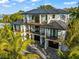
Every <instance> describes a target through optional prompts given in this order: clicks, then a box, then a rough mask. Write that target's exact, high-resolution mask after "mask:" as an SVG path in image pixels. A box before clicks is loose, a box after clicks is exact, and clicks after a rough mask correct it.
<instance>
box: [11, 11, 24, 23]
mask: <svg viewBox="0 0 79 59" xmlns="http://www.w3.org/2000/svg"><path fill="white" fill-rule="evenodd" d="M22 13H23V11H19V12H17V13H14V14H12V15H10V19H11V21H13V22H14V21H17V20H23V17H24V16H23V15H22Z"/></svg>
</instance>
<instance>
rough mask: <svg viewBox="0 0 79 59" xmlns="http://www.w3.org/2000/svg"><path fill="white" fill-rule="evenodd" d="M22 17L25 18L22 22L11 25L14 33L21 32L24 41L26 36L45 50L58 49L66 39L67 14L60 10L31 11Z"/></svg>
mask: <svg viewBox="0 0 79 59" xmlns="http://www.w3.org/2000/svg"><path fill="white" fill-rule="evenodd" d="M23 15H24V16H25V17H24V19H23V20H22V21H16V22H14V23H13V28H14V32H17V31H22V32H23V33H22V36H23V39H24V40H25V39H27V38H26V36H28V37H29V38H31V39H34V40H35V41H37V42H38V43H39V44H40V45H42V46H43V47H44V48H45V49H46V48H47V47H53V48H60V45H61V41H63V40H64V39H65V38H66V30H67V24H68V21H69V14H68V12H66V11H64V10H62V9H50V10H45V9H33V10H30V11H27V12H25V13H23Z"/></svg>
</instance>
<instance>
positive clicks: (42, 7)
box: [38, 5, 54, 10]
mask: <svg viewBox="0 0 79 59" xmlns="http://www.w3.org/2000/svg"><path fill="white" fill-rule="evenodd" d="M53 8H54V7H52V6H51V5H41V6H40V7H38V9H46V10H49V9H53Z"/></svg>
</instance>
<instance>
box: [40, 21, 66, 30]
mask: <svg viewBox="0 0 79 59" xmlns="http://www.w3.org/2000/svg"><path fill="white" fill-rule="evenodd" d="M41 27H43V28H52V29H58V30H66V29H67V24H66V23H65V22H63V21H61V20H57V21H56V20H51V21H50V23H49V24H46V25H44V26H41Z"/></svg>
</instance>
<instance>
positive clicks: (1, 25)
mask: <svg viewBox="0 0 79 59" xmlns="http://www.w3.org/2000/svg"><path fill="white" fill-rule="evenodd" d="M5 24H7V25H10V23H0V28H4V25H5Z"/></svg>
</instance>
